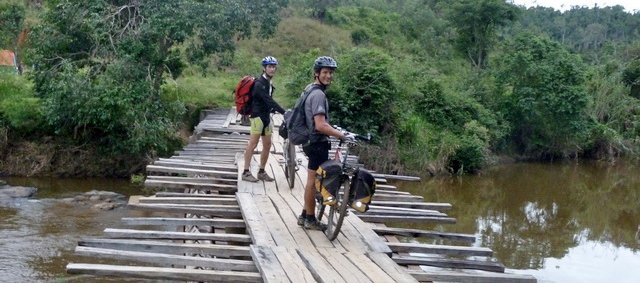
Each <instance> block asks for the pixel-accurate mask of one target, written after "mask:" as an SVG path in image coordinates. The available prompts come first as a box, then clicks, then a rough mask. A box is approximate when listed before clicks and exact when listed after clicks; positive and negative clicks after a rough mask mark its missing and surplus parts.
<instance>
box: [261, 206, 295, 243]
mask: <svg viewBox="0 0 640 283" xmlns="http://www.w3.org/2000/svg"><path fill="white" fill-rule="evenodd" d="M253 199H254V200H255V203H256V206H257V207H258V210H259V211H260V214H261V215H262V220H263V221H264V222H265V223H268V225H267V229H268V230H269V233H271V237H273V240H274V242H275V244H276V245H278V246H285V247H293V246H296V241H295V239H294V238H293V236H292V235H291V233H289V229H287V227H286V225H285V224H284V223H283V220H282V218H281V217H280V215H279V214H278V211H277V210H276V209H275V207H273V203H272V202H271V200H270V199H269V197H268V196H266V195H258V196H254V197H253Z"/></svg>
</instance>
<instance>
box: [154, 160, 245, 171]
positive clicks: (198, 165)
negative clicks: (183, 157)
mask: <svg viewBox="0 0 640 283" xmlns="http://www.w3.org/2000/svg"><path fill="white" fill-rule="evenodd" d="M153 165H158V166H165V167H179V168H191V169H204V170H220V171H230V172H236V170H237V169H236V167H235V166H233V165H229V164H224V165H223V164H213V163H209V164H206V162H202V161H199V162H194V161H176V160H172V161H163V160H156V161H154V162H153Z"/></svg>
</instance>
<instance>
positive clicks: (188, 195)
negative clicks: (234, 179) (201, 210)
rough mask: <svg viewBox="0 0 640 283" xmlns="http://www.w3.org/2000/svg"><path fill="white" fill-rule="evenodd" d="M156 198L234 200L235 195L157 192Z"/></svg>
mask: <svg viewBox="0 0 640 283" xmlns="http://www.w3.org/2000/svg"><path fill="white" fill-rule="evenodd" d="M155 196H156V197H159V198H164V197H192V198H232V199H235V198H236V195H235V194H233V195H231V194H229V195H221V194H195V193H172V192H157V193H156V194H155Z"/></svg>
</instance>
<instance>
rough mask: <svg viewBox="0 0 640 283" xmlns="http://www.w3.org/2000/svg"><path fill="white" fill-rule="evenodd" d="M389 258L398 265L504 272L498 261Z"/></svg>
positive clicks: (409, 257) (408, 257)
mask: <svg viewBox="0 0 640 283" xmlns="http://www.w3.org/2000/svg"><path fill="white" fill-rule="evenodd" d="M391 259H393V261H395V262H396V263H397V264H400V265H427V266H435V267H443V268H460V269H476V270H484V271H491V272H500V273H502V272H504V265H502V264H501V263H499V262H492V261H486V260H485V261H480V260H466V259H453V258H443V257H423V256H400V255H396V256H393V257H392V258H391Z"/></svg>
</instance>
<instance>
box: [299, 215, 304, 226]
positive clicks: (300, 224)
mask: <svg viewBox="0 0 640 283" xmlns="http://www.w3.org/2000/svg"><path fill="white" fill-rule="evenodd" d="M305 219H306V218H305V217H304V215H298V225H299V226H304V220H305Z"/></svg>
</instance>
